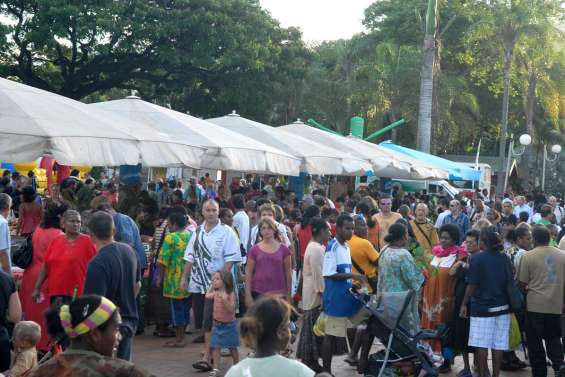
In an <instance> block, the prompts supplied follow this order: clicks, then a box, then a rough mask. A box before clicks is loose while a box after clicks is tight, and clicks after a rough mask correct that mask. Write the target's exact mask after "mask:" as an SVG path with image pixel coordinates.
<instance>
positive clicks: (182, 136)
mask: <svg viewBox="0 0 565 377" xmlns="http://www.w3.org/2000/svg"><path fill="white" fill-rule="evenodd" d="M90 106H92V107H97V108H100V109H103V110H106V111H107V112H112V113H115V114H119V115H120V116H123V117H126V118H128V119H131V120H133V121H136V122H139V123H142V124H144V125H146V126H147V127H150V128H152V129H153V130H154V131H155V132H161V133H164V134H167V135H169V137H171V138H173V139H174V140H179V141H185V142H190V143H191V144H194V145H198V146H200V147H203V148H206V153H205V154H204V155H203V156H202V160H201V162H200V166H201V167H202V168H209V169H219V170H232V171H244V172H257V173H271V174H282V175H293V176H294V175H298V174H299V171H300V160H299V159H298V158H296V157H294V156H292V155H290V154H288V153H286V152H283V151H281V150H279V149H277V148H274V147H271V146H269V145H266V144H263V143H260V142H257V141H256V140H253V139H250V138H248V137H245V136H242V135H240V134H238V133H236V132H233V131H230V130H226V129H225V128H222V127H220V126H217V125H215V124H213V123H210V122H207V121H205V120H202V119H198V118H195V117H193V116H190V115H187V114H183V113H181V112H178V111H174V110H171V109H168V108H165V107H162V106H158V105H155V104H152V103H149V102H146V101H142V100H141V99H139V98H137V97H128V98H125V99H122V100H116V101H108V102H98V103H94V104H92V105H90Z"/></svg>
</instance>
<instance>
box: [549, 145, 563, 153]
mask: <svg viewBox="0 0 565 377" xmlns="http://www.w3.org/2000/svg"><path fill="white" fill-rule="evenodd" d="M551 151H552V152H553V153H555V154H559V153H561V145H559V144H555V145H552V146H551Z"/></svg>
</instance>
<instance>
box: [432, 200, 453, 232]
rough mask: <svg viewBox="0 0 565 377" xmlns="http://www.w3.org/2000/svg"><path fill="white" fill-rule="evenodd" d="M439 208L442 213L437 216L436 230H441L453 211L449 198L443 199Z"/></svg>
mask: <svg viewBox="0 0 565 377" xmlns="http://www.w3.org/2000/svg"><path fill="white" fill-rule="evenodd" d="M439 208H441V209H442V212H441V213H440V214H439V215H438V216H437V220H436V223H435V228H436V229H439V228H441V226H442V224H443V220H444V219H445V217H446V216H447V215H450V214H451V211H450V210H449V198H441V200H440V201H439V204H438V209H439Z"/></svg>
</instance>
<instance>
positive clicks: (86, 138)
mask: <svg viewBox="0 0 565 377" xmlns="http://www.w3.org/2000/svg"><path fill="white" fill-rule="evenodd" d="M204 152H205V149H204V148H202V147H200V146H195V145H192V144H190V143H184V142H179V141H178V140H174V139H171V138H169V137H168V136H167V135H166V134H161V133H157V132H155V131H154V130H152V129H149V128H148V127H145V126H144V125H143V124H140V123H136V122H132V121H129V120H127V119H125V118H121V117H118V116H115V115H112V114H109V113H106V112H105V111H102V110H100V109H97V108H96V107H92V106H88V105H86V104H84V103H81V102H78V101H75V100H72V99H69V98H66V97H63V96H60V95H57V94H53V93H49V92H47V91H44V90H40V89H37V88H34V87H31V86H27V85H23V84H20V83H17V82H14V81H10V80H6V79H0V161H10V162H20V161H33V160H35V159H37V158H39V157H41V156H44V155H49V156H51V157H53V158H54V159H55V160H57V161H58V162H60V163H62V164H67V165H89V166H96V165H99V166H100V165H103V166H117V165H136V164H138V163H140V162H141V163H142V164H144V165H146V166H167V165H173V164H184V165H188V166H196V167H198V164H199V162H200V158H201V156H202V154H203V153H204Z"/></svg>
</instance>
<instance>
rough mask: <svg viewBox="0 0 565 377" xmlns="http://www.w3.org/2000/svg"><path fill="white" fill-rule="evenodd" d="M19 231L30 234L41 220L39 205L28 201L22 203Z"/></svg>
mask: <svg viewBox="0 0 565 377" xmlns="http://www.w3.org/2000/svg"><path fill="white" fill-rule="evenodd" d="M20 221H21V222H22V224H21V227H20V233H21V234H22V235H23V234H31V233H33V232H34V231H35V229H36V228H37V227H38V226H39V223H40V222H41V206H40V205H39V204H37V205H34V204H30V203H24V204H22V205H21V207H20Z"/></svg>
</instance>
